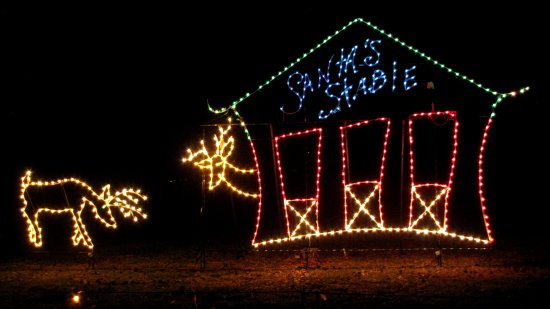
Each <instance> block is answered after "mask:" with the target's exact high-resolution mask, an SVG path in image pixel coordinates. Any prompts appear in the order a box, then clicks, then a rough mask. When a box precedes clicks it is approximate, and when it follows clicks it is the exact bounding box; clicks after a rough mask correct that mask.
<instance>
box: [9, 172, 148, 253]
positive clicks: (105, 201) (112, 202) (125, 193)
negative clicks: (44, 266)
mask: <svg viewBox="0 0 550 309" xmlns="http://www.w3.org/2000/svg"><path fill="white" fill-rule="evenodd" d="M31 174H32V172H31V171H27V172H26V173H25V175H24V176H23V177H22V178H21V194H20V196H19V197H20V199H21V202H22V204H23V207H22V208H21V214H22V215H23V218H24V219H25V221H26V223H27V225H28V228H27V231H28V233H29V234H28V236H29V240H30V242H31V243H33V244H34V245H35V246H36V247H42V228H41V227H40V221H39V216H40V214H42V213H47V214H63V213H69V214H71V216H72V219H73V222H74V225H73V232H74V234H73V236H72V241H73V245H74V246H78V245H79V244H82V245H84V246H86V247H88V248H89V249H93V247H94V244H93V242H92V238H91V237H90V235H89V234H88V231H87V230H86V225H85V224H84V222H83V221H82V212H83V211H84V209H86V208H90V209H91V210H92V212H93V213H94V216H95V219H97V220H99V221H100V222H101V223H102V224H103V225H105V226H106V227H108V228H113V229H116V228H117V222H116V220H115V217H114V216H113V214H112V212H111V209H112V208H115V209H118V210H119V211H120V213H121V214H122V215H123V216H124V218H128V217H131V218H132V221H134V222H138V221H139V219H140V218H142V219H147V214H146V213H145V212H144V211H143V209H142V208H141V207H140V206H139V204H140V202H141V201H146V200H147V196H145V195H143V194H142V193H141V191H140V190H134V189H123V190H121V191H116V192H115V194H111V186H110V185H106V186H103V188H102V191H101V193H100V194H98V193H96V192H95V191H94V190H93V189H92V187H90V186H89V185H88V184H86V183H85V182H83V181H81V180H79V179H76V178H63V179H58V180H54V181H31ZM69 186H73V187H74V188H73V189H74V190H77V192H78V193H80V194H81V195H80V200H78V201H73V203H70V201H69V199H68V197H67V195H66V193H65V187H69ZM48 188H61V189H62V190H63V192H64V193H65V194H64V198H65V201H66V203H67V205H64V206H66V207H59V206H57V208H55V207H56V204H58V203H51V205H50V206H49V207H36V206H35V205H34V204H33V203H32V197H31V195H33V194H32V192H31V191H32V190H33V189H38V190H41V192H43V191H44V190H47V189H48ZM67 189H69V188H67ZM35 202H40V205H42V204H46V205H48V204H49V203H50V201H35Z"/></svg>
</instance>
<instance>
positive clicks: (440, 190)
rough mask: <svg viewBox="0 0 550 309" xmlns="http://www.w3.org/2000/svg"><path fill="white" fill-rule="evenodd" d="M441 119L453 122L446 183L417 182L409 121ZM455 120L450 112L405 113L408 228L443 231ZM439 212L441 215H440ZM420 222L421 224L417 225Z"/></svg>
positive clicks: (454, 135) (452, 159)
mask: <svg viewBox="0 0 550 309" xmlns="http://www.w3.org/2000/svg"><path fill="white" fill-rule="evenodd" d="M423 118H424V119H445V120H446V121H453V122H454V133H453V137H452V141H453V145H452V155H451V160H450V161H451V162H450V165H451V166H450V169H449V176H448V178H447V182H446V183H437V182H433V183H417V182H415V172H414V171H415V169H414V167H415V166H414V151H413V150H414V138H413V124H414V122H415V121H416V120H419V119H423ZM457 138H458V120H457V119H456V112H454V111H443V112H441V111H438V112H430V113H418V114H413V115H411V116H409V146H410V148H409V156H410V171H411V174H410V177H411V199H410V206H409V229H418V228H421V229H430V230H437V231H438V232H444V233H445V232H447V229H448V226H447V212H448V211H447V210H448V201H449V195H450V192H451V187H452V184H453V175H454V168H455V161H456V153H457V146H458V139H457ZM441 213H442V215H441ZM421 225H422V226H421Z"/></svg>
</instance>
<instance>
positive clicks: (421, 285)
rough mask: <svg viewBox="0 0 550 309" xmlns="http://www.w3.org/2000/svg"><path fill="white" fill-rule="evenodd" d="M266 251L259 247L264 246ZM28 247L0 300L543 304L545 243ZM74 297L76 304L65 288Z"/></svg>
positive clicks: (83, 304)
mask: <svg viewBox="0 0 550 309" xmlns="http://www.w3.org/2000/svg"><path fill="white" fill-rule="evenodd" d="M264 249H267V250H264ZM264 249H262V250H253V249H252V248H244V249H242V250H234V249H215V250H214V249H212V248H207V250H205V251H204V253H205V255H204V257H205V258H204V260H202V259H200V258H199V257H200V256H201V255H200V252H201V251H200V250H197V249H196V248H195V249H181V248H165V247H162V246H161V245H157V246H156V247H152V248H149V249H147V250H145V249H143V248H141V249H139V250H138V249H135V247H132V246H129V247H124V248H108V249H106V250H102V251H99V250H96V253H95V258H94V260H95V265H94V260H92V259H90V258H89V257H88V254H87V253H86V252H84V251H82V252H75V251H69V252H44V251H40V250H37V251H33V252H32V253H29V254H26V255H24V256H22V257H21V256H18V257H10V258H4V259H3V260H0V278H1V282H0V306H1V307H6V308H31V307H32V308H64V307H73V308H77V307H80V308H113V307H123V308H168V307H170V308H260V307H262V308H263V307H270V308H273V307H298V308H401V307H410V306H415V308H463V307H468V308H472V307H473V308H482V307H483V308H502V307H505V308H550V295H548V292H550V267H549V266H550V254H549V251H548V250H547V249H548V247H547V246H522V247H517V246H505V247H488V248H486V249H479V248H474V249H464V248H462V249H458V248H443V249H442V255H441V256H442V259H441V265H438V261H437V259H436V254H435V251H436V250H437V249H436V248H413V249H403V250H395V249H383V250H376V249H347V250H342V249H338V250H331V249H319V250H318V251H317V250H315V249H310V250H306V249H304V250H295V249H292V250H285V249H281V250H279V249H277V250H270V249H269V248H264ZM75 294H78V295H79V296H80V301H79V303H78V304H77V303H74V302H73V301H72V298H71V297H72V296H73V295H75Z"/></svg>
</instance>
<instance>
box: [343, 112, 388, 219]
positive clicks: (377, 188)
mask: <svg viewBox="0 0 550 309" xmlns="http://www.w3.org/2000/svg"><path fill="white" fill-rule="evenodd" d="M373 122H385V123H386V133H385V135H384V148H383V151H382V154H381V159H380V169H379V174H378V175H376V178H374V179H363V180H359V181H355V182H348V181H347V179H348V177H347V175H346V171H347V167H349V164H350V163H349V162H346V158H347V153H346V151H347V149H349V147H348V146H349V144H350V142H349V141H348V140H347V138H346V134H347V133H348V132H349V131H350V130H353V129H357V128H359V127H364V126H367V125H368V124H372V123H373ZM389 134H390V120H389V118H378V119H374V120H365V121H361V122H357V123H353V124H349V125H346V126H341V127H340V140H341V147H342V185H343V188H344V192H345V194H344V224H345V225H344V228H345V230H350V229H356V228H379V229H383V228H384V216H383V207H382V200H381V197H382V179H383V177H384V163H385V161H386V150H387V145H388V137H389ZM354 206H356V207H355V208H354ZM352 209H354V210H353V211H351V210H352ZM360 216H362V217H365V218H367V219H368V222H367V223H363V226H358V224H357V223H358V222H356V220H357V219H358V218H359V217H360Z"/></svg>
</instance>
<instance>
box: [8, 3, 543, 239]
mask: <svg viewBox="0 0 550 309" xmlns="http://www.w3.org/2000/svg"><path fill="white" fill-rule="evenodd" d="M521 5H522V6H520V7H516V6H512V7H506V6H503V7H495V8H491V9H481V8H477V7H475V6H473V5H467V4H465V3H463V2H460V4H459V3H456V4H448V3H445V5H444V6H445V7H443V4H440V5H439V6H438V5H428V4H423V5H422V6H421V5H407V6H401V5H397V4H395V5H391V6H387V7H383V6H380V7H377V6H372V5H370V4H361V5H360V6H358V5H351V6H342V5H341V4H340V2H338V3H334V4H333V5H330V6H326V5H311V6H302V7H299V8H298V7H279V6H277V5H271V6H270V5H268V6H267V7H265V8H259V7H244V6H241V7H234V6H231V5H226V6H225V7H218V6H217V5H214V4H201V5H196V4H195V5H194V6H193V7H191V6H189V7H186V6H185V5H179V6H172V7H171V6H167V7H163V6H160V5H155V6H153V7H149V6H134V5H132V6H106V7H86V6H83V5H82V6H75V7H70V6H69V7H65V6H63V7H51V6H48V7H26V8H17V9H14V8H2V10H1V18H0V20H1V21H0V23H1V24H0V28H1V29H2V30H1V32H2V38H1V40H2V54H3V56H2V58H1V62H0V63H1V67H0V75H1V76H2V81H1V82H2V87H1V89H2V90H1V94H2V99H1V102H2V103H1V104H2V107H1V110H0V125H1V128H2V130H1V132H2V133H1V134H2V135H1V136H2V142H3V145H4V146H3V147H2V153H3V156H2V158H3V159H2V162H3V163H2V169H1V174H2V176H1V180H2V182H1V185H2V188H1V191H0V192H1V200H0V240H1V241H2V242H4V243H8V244H10V246H11V247H12V248H22V247H23V248H24V247H26V246H27V243H26V239H25V238H24V237H23V236H22V235H23V233H24V229H25V226H24V223H23V220H22V219H21V217H20V215H19V208H20V205H19V200H18V188H19V178H20V177H21V176H22V174H23V173H24V171H25V170H27V169H32V170H33V171H34V173H35V174H36V175H37V177H39V178H44V179H46V178H57V177H59V176H61V175H62V176H73V175H74V176H75V177H79V178H82V179H83V180H86V181H87V182H89V183H90V184H91V185H93V186H94V187H100V186H102V185H103V184H105V183H108V182H111V183H113V186H115V185H118V186H123V185H132V186H136V187H141V188H143V190H144V191H146V192H147V193H148V195H149V196H150V202H149V203H148V204H147V205H146V206H145V207H146V208H147V209H148V210H149V212H150V218H151V219H150V220H149V222H147V223H146V224H144V225H142V226H140V225H136V226H132V225H124V226H123V227H122V228H121V229H120V230H119V231H117V232H109V233H105V234H100V235H99V236H97V237H99V238H98V239H100V240H96V242H101V241H104V242H108V241H113V242H115V243H116V242H117V241H122V239H129V241H136V242H139V241H145V240H147V241H151V240H155V239H159V238H160V237H167V238H168V241H169V242H170V243H171V244H174V245H177V244H192V243H194V241H195V240H196V239H197V234H198V219H199V209H200V206H201V188H200V173H198V171H197V170H196V169H193V168H191V167H189V166H183V165H182V164H181V162H180V159H181V157H182V156H183V154H184V151H185V149H186V148H188V147H193V146H196V145H197V142H198V140H199V138H200V135H201V132H202V128H201V124H207V123H211V122H215V118H216V117H215V116H214V115H212V114H210V113H209V112H208V110H207V101H208V102H211V103H213V104H216V105H218V106H223V105H226V104H229V103H230V102H233V100H235V99H236V98H238V97H240V96H242V95H243V94H244V93H246V92H249V91H252V90H254V89H256V88H257V87H258V85H259V84H260V83H263V82H264V81H265V80H267V79H268V78H269V76H271V75H273V74H274V73H276V72H278V71H279V70H280V69H281V68H283V67H284V66H286V65H288V64H289V63H290V62H291V61H293V60H295V59H296V58H297V57H299V56H301V54H302V53H303V52H304V51H307V50H309V49H310V48H311V47H313V46H315V45H316V44H317V43H319V42H320V41H322V40H323V39H324V38H325V37H326V36H327V35H329V34H332V33H333V32H334V31H336V30H337V29H340V28H341V27H342V26H344V25H345V24H347V23H348V22H349V21H351V20H352V19H354V18H357V17H361V18H364V19H365V20H368V21H371V22H372V23H373V24H375V25H378V26H379V27H381V28H382V29H385V30H387V31H389V32H390V33H393V34H394V35H396V36H397V37H399V38H401V39H402V40H404V41H405V42H408V43H409V44H411V45H412V46H414V47H416V48H418V49H419V50H421V51H423V52H424V53H426V54H428V55H430V56H432V57H433V58H434V59H438V60H439V61H441V62H442V63H445V64H448V65H449V66H450V67H452V68H453V69H455V70H457V71H459V72H462V73H464V74H466V75H468V76H471V77H473V78H475V79H476V80H478V81H480V82H481V83H483V84H485V85H488V86H489V87H491V88H493V89H496V90H498V91H502V92H506V91H510V90H516V89H519V88H521V87H525V86H530V87H531V91H530V93H529V94H527V95H526V96H525V97H524V98H521V99H518V100H517V101H513V100H512V101H508V102H506V105H503V106H502V107H501V109H500V110H499V111H498V116H497V117H498V120H499V124H498V126H497V128H496V131H495V135H494V136H493V137H494V138H495V145H496V146H495V147H496V150H494V151H493V153H492V155H493V158H492V160H494V163H493V165H492V166H493V171H494V173H495V174H496V175H489V178H492V179H493V181H494V183H492V184H491V186H492V190H493V192H498V195H497V194H495V196H498V197H497V202H496V203H495V204H499V207H502V208H501V209H500V210H498V211H497V212H498V213H499V216H500V218H494V220H495V221H497V220H499V219H500V220H501V221H500V223H499V224H498V225H497V227H498V230H497V231H496V232H497V234H498V235H502V236H503V237H504V238H514V237H515V236H514V235H515V233H516V232H514V231H513V230H514V229H516V228H520V229H521V231H520V232H519V236H520V237H521V238H524V239H531V238H536V239H543V235H544V234H547V232H545V231H544V229H543V227H542V226H541V224H543V223H544V222H545V220H544V214H546V213H547V212H548V211H547V210H546V209H547V208H548V206H549V205H548V201H547V198H546V193H547V188H546V186H547V184H548V181H547V176H548V163H547V161H546V159H547V157H548V151H547V150H544V149H543V148H544V147H546V146H547V145H546V144H547V141H548V137H547V133H548V129H547V127H546V120H547V119H546V118H547V117H546V114H545V113H544V112H543V110H545V108H543V106H544V105H545V104H546V103H547V102H548V96H547V94H546V88H547V78H546V72H547V71H548V61H547V57H548V56H547V54H548V53H547V51H548V50H547V48H546V47H543V43H544V41H543V40H544V37H545V35H546V32H545V30H546V29H545V23H546V21H545V18H546V16H545V15H544V13H543V12H545V10H543V9H542V8H541V7H540V6H528V5H525V4H524V2H521ZM491 176H492V177H491ZM232 203H233V201H232ZM233 206H234V209H235V208H236V211H234V212H232V213H231V212H229V213H228V214H230V215H233V220H232V221H233V222H232V223H231V222H230V223H227V224H228V226H229V227H230V228H231V229H232V232H231V233H233V232H234V233H235V234H234V235H233V234H231V233H229V234H231V235H233V236H234V237H235V239H245V240H246V241H248V240H249V239H250V238H251V236H252V233H251V231H250V230H244V231H243V230H239V227H238V226H239V224H240V222H241V220H243V221H246V222H248V221H247V220H249V219H246V218H242V216H244V215H248V214H249V212H246V213H241V212H240V210H239V202H238V199H235V201H234V205H233ZM212 216H216V215H215V213H212ZM239 216H240V217H239ZM531 220H532V222H533V223H532V224H531V223H530V222H531ZM227 221H231V220H227ZM247 224H248V223H247ZM245 225H246V224H245ZM541 234H542V235H541Z"/></svg>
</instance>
